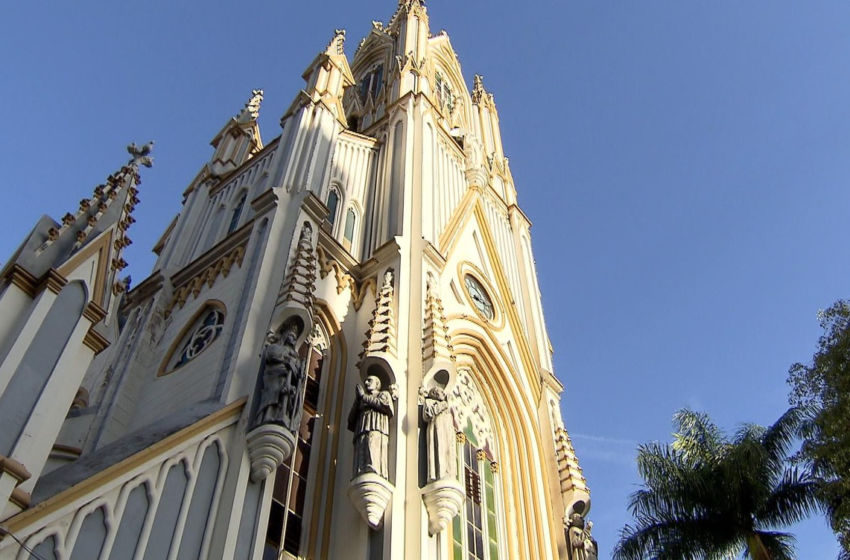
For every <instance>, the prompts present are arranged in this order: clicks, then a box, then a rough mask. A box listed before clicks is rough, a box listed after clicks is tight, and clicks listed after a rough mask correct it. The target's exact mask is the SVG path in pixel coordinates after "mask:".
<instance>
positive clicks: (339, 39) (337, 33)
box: [325, 29, 345, 55]
mask: <svg viewBox="0 0 850 560" xmlns="http://www.w3.org/2000/svg"><path fill="white" fill-rule="evenodd" d="M344 47H345V29H334V36H333V39H331V42H330V43H328V48H327V50H326V51H325V52H326V53H327V54H339V55H341V54H345V49H344Z"/></svg>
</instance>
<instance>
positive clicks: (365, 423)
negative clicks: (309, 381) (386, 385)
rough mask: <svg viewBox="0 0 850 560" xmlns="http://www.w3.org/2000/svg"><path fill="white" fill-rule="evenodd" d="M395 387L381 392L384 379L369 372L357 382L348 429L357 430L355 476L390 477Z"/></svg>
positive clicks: (355, 438) (355, 436)
mask: <svg viewBox="0 0 850 560" xmlns="http://www.w3.org/2000/svg"><path fill="white" fill-rule="evenodd" d="M391 391H392V387H390V391H381V380H380V379H378V378H377V377H376V376H374V375H370V376H369V377H367V378H366V379H365V380H364V381H363V385H359V384H358V385H357V397H356V398H355V400H354V405H353V406H352V407H351V412H350V413H349V415H348V429H349V430H351V431H352V432H354V475H353V476H352V478H356V477H358V476H360V475H361V474H366V473H375V474H377V475H378V476H380V477H382V478H384V479H387V478H388V477H389V468H388V466H387V455H388V446H389V437H390V418H392V416H393V402H392V401H393V396H392V393H391Z"/></svg>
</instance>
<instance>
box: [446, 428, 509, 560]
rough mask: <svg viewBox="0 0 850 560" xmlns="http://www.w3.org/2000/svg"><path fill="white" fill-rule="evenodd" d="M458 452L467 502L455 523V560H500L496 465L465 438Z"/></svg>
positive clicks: (453, 523)
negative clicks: (495, 488)
mask: <svg viewBox="0 0 850 560" xmlns="http://www.w3.org/2000/svg"><path fill="white" fill-rule="evenodd" d="M458 451H459V454H460V462H461V465H460V466H461V470H460V473H461V478H462V482H463V486H464V489H465V492H466V500H465V505H464V509H463V512H462V513H461V514H460V515H457V516H456V517H455V518H454V520H453V521H452V541H453V542H452V550H453V554H452V558H453V560H498V559H499V536H498V522H497V516H496V493H495V490H494V487H495V475H494V471H495V469H496V467H495V463H491V462H490V461H489V460H488V459H487V454H486V453H485V452H484V451H483V450H481V449H478V448H476V447H475V445H474V444H473V443H472V442H470V440H469V439H467V438H466V437H464V443H463V444H459V450H458Z"/></svg>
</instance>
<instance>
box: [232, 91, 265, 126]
mask: <svg viewBox="0 0 850 560" xmlns="http://www.w3.org/2000/svg"><path fill="white" fill-rule="evenodd" d="M262 102H263V90H261V89H254V90H251V98H250V99H249V100H248V102H247V103H245V107H244V108H243V109H242V111H240V112H239V116H238V117H237V119H238V120H239V121H240V122H247V121H249V120H251V121H255V120H257V119H258V118H259V117H260V103H262Z"/></svg>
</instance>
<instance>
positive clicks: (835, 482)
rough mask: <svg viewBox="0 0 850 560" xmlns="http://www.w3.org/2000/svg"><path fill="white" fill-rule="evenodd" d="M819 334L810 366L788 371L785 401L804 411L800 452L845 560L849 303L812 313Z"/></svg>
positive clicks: (848, 551)
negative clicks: (788, 389)
mask: <svg viewBox="0 0 850 560" xmlns="http://www.w3.org/2000/svg"><path fill="white" fill-rule="evenodd" d="M818 319H819V320H820V324H821V327H822V328H823V335H822V336H821V337H820V340H819V341H818V350H817V352H816V353H815V355H814V358H813V359H812V363H811V365H803V364H794V365H793V366H791V370H790V372H789V379H788V381H789V383H790V384H791V388H792V392H791V403H792V404H794V405H796V406H801V407H805V408H806V409H807V410H808V411H809V412H810V418H809V422H808V423H807V426H806V429H805V430H804V432H803V433H804V440H803V447H802V450H801V453H800V456H801V457H802V458H803V459H805V460H806V461H807V462H808V463H809V464H810V465H811V468H812V470H813V472H814V474H815V476H817V477H819V478H821V479H822V481H823V483H822V487H821V489H820V492H819V493H820V497H821V500H822V502H823V504H824V507H825V509H826V513H827V517H828V519H829V523H830V526H831V527H832V530H833V531H835V533H836V535H838V540H839V542H840V543H841V547H842V555H841V558H842V559H844V560H850V303H848V302H846V301H837V302H836V303H835V304H834V305H833V306H832V307H830V308H829V309H827V310H826V311H820V312H819V313H818Z"/></svg>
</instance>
